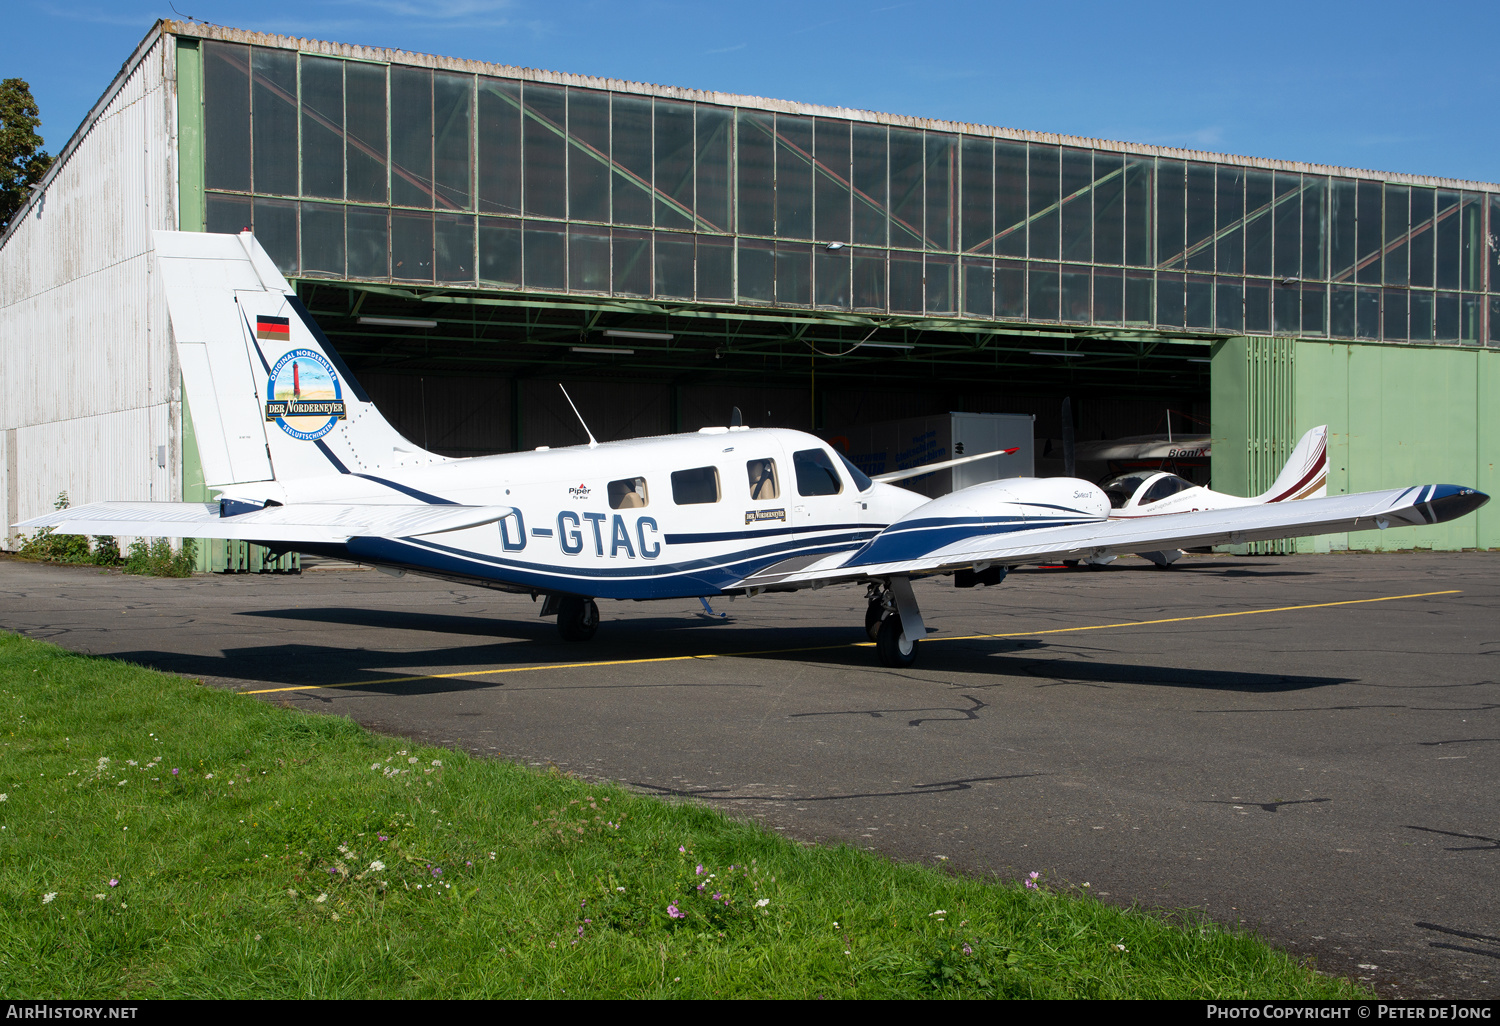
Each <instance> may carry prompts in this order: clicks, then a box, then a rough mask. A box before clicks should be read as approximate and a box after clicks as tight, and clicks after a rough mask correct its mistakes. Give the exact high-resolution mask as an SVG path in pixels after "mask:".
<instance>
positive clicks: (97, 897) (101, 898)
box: [94, 894, 104, 901]
mask: <svg viewBox="0 0 1500 1026" xmlns="http://www.w3.org/2000/svg"><path fill="white" fill-rule="evenodd" d="M94 900H95V901H103V900H104V895H102V894H96V895H94Z"/></svg>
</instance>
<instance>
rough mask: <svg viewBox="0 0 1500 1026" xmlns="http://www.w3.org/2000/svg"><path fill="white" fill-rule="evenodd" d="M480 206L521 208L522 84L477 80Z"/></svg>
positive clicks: (509, 210)
mask: <svg viewBox="0 0 1500 1026" xmlns="http://www.w3.org/2000/svg"><path fill="white" fill-rule="evenodd" d="M478 127H479V131H478V136H479V161H478V163H479V167H478V175H477V179H478V182H477V187H478V192H479V209H480V210H481V211H485V212H488V213H495V214H519V213H520V212H521V86H520V84H519V83H516V82H502V81H500V80H499V79H493V78H481V79H480V80H479V126H478Z"/></svg>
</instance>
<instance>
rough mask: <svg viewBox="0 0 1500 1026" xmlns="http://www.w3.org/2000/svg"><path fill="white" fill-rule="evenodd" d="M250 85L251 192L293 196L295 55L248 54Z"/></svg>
mask: <svg viewBox="0 0 1500 1026" xmlns="http://www.w3.org/2000/svg"><path fill="white" fill-rule="evenodd" d="M250 83H251V89H250V104H251V115H250V119H251V127H252V130H253V131H252V134H253V136H254V139H253V146H254V155H255V159H254V161H253V163H254V165H255V168H254V173H255V191H256V192H260V193H276V194H278V195H283V196H291V195H295V194H296V192H297V55H296V54H295V53H289V52H287V51H285V50H267V49H264V48H262V47H255V48H254V49H252V50H251V51H250ZM293 252H294V253H295V250H294V251H293Z"/></svg>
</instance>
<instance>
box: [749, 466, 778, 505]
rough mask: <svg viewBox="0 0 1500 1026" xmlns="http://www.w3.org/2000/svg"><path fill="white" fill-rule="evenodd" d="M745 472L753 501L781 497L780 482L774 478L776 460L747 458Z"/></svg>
mask: <svg viewBox="0 0 1500 1026" xmlns="http://www.w3.org/2000/svg"><path fill="white" fill-rule="evenodd" d="M745 474H746V476H747V477H748V478H749V481H750V498H751V499H752V500H754V501H757V502H759V501H763V500H766V499H779V498H781V483H780V482H779V481H777V480H776V461H775V460H773V459H764V460H748V461H746V463H745Z"/></svg>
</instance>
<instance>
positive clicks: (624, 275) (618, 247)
mask: <svg viewBox="0 0 1500 1026" xmlns="http://www.w3.org/2000/svg"><path fill="white" fill-rule="evenodd" d="M614 293H615V295H617V296H649V295H651V233H650V232H633V231H628V230H623V229H620V228H616V229H615V231H614Z"/></svg>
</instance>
